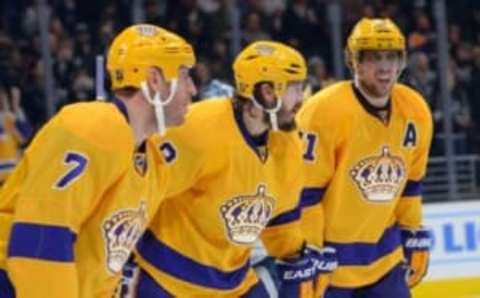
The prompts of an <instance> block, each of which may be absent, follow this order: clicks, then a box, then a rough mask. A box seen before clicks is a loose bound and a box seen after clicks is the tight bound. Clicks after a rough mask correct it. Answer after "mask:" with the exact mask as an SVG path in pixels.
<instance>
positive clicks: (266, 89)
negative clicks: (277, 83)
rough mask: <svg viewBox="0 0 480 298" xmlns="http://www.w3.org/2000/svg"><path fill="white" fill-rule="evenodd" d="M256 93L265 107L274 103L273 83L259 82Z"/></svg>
mask: <svg viewBox="0 0 480 298" xmlns="http://www.w3.org/2000/svg"><path fill="white" fill-rule="evenodd" d="M258 93H259V94H258V95H259V99H261V101H262V102H264V104H265V105H266V106H267V107H272V106H274V105H275V102H276V98H275V90H274V89H273V84H272V83H269V82H261V83H259V84H258Z"/></svg>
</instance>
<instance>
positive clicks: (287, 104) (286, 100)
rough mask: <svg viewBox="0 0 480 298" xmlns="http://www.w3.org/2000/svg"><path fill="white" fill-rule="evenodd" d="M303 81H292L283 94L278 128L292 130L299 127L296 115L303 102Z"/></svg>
mask: <svg viewBox="0 0 480 298" xmlns="http://www.w3.org/2000/svg"><path fill="white" fill-rule="evenodd" d="M303 87H304V83H303V82H291V83H289V84H288V86H287V90H286V91H285V94H284V95H283V96H282V98H281V100H282V107H281V108H280V110H279V111H278V128H279V129H280V130H283V131H291V130H293V129H295V128H296V127H297V124H296V123H295V115H296V114H297V112H298V110H299V109H300V107H301V106H302V103H303Z"/></svg>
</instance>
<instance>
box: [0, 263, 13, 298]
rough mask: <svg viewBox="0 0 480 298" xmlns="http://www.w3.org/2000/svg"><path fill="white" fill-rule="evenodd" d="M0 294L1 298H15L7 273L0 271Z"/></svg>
mask: <svg viewBox="0 0 480 298" xmlns="http://www.w3.org/2000/svg"><path fill="white" fill-rule="evenodd" d="M0 293H1V294H2V298H15V289H14V288H13V285H12V283H11V281H10V279H9V278H8V275H7V272H6V271H5V270H2V269H0Z"/></svg>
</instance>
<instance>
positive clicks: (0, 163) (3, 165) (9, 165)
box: [0, 160, 16, 173]
mask: <svg viewBox="0 0 480 298" xmlns="http://www.w3.org/2000/svg"><path fill="white" fill-rule="evenodd" d="M15 166H16V162H15V161H14V160H0V173H2V172H10V171H12V170H13V169H14V168H15Z"/></svg>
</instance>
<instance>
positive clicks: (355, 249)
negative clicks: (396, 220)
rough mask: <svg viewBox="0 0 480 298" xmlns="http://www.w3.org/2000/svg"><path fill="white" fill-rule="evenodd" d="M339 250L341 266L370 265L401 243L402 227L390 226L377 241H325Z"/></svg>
mask: <svg viewBox="0 0 480 298" xmlns="http://www.w3.org/2000/svg"><path fill="white" fill-rule="evenodd" d="M325 245H326V246H333V247H334V248H335V249H336V250H337V255H338V264H339V265H340V266H359V265H363V266H364V265H369V264H371V263H373V262H375V261H376V260H378V259H380V258H382V257H384V256H386V255H388V254H390V253H392V252H393V251H395V250H396V249H397V248H398V247H400V245H401V241H400V229H399V227H398V226H397V225H393V226H391V227H390V228H388V229H387V230H386V231H385V233H384V234H383V235H382V237H381V238H380V240H379V241H378V242H377V243H363V242H355V243H336V242H329V241H326V242H325Z"/></svg>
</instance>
